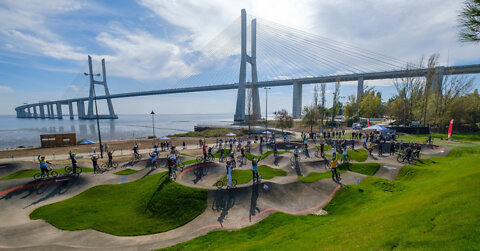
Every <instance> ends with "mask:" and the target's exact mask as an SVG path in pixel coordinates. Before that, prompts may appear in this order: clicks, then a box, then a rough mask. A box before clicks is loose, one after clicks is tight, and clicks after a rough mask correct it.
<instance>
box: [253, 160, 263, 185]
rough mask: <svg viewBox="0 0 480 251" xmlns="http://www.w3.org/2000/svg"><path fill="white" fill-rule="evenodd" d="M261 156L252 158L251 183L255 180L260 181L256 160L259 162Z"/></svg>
mask: <svg viewBox="0 0 480 251" xmlns="http://www.w3.org/2000/svg"><path fill="white" fill-rule="evenodd" d="M261 159H262V158H261V157H260V158H258V160H256V159H255V157H253V158H252V175H253V183H255V180H256V182H257V183H258V182H259V181H260V178H259V175H258V162H260V160H261Z"/></svg>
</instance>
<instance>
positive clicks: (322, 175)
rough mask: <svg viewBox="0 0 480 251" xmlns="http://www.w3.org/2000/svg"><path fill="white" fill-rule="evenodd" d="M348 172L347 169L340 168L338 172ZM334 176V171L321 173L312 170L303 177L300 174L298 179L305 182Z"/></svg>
mask: <svg viewBox="0 0 480 251" xmlns="http://www.w3.org/2000/svg"><path fill="white" fill-rule="evenodd" d="M344 172H346V171H345V170H338V173H340V174H342V173H344ZM331 177H332V172H330V171H327V172H325V173H319V172H311V173H310V174H308V176H305V177H302V176H298V179H299V180H300V181H302V182H305V183H312V182H315V181H318V180H321V179H326V178H331Z"/></svg>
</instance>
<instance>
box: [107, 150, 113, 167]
mask: <svg viewBox="0 0 480 251" xmlns="http://www.w3.org/2000/svg"><path fill="white" fill-rule="evenodd" d="M113 152H114V151H108V152H107V155H108V165H109V166H113Z"/></svg>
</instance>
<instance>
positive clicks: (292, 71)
mask: <svg viewBox="0 0 480 251" xmlns="http://www.w3.org/2000/svg"><path fill="white" fill-rule="evenodd" d="M248 19H251V20H250V24H249V25H247V20H248ZM239 26H240V29H238V27H239ZM248 31H250V32H248ZM248 37H249V38H250V39H248ZM248 40H250V47H249V48H247V44H248V43H247V42H248ZM239 41H240V43H238V42H239ZM238 45H240V46H238ZM197 54H198V55H192V57H195V56H197V57H196V60H194V61H193V63H192V65H195V66H196V69H195V70H191V71H188V73H186V75H185V76H181V77H178V78H179V80H178V81H177V85H176V86H177V87H176V88H170V89H161V90H151V91H138V92H128V93H117V94H110V92H109V89H108V85H107V79H106V69H105V60H102V70H101V72H102V74H98V75H100V76H102V80H101V81H98V80H95V76H97V74H95V73H94V72H93V69H92V60H91V57H90V56H89V57H88V62H89V73H87V74H86V75H87V76H88V80H89V96H87V97H74V98H65V99H61V100H55V101H42V102H38V103H33V104H25V105H22V106H18V107H16V108H15V110H16V112H17V117H18V118H43V119H44V118H50V119H62V106H63V105H66V106H68V109H69V114H70V119H73V118H74V110H75V108H76V111H77V114H78V118H79V119H95V118H96V116H95V114H94V103H93V102H94V99H95V98H96V99H98V100H106V101H107V105H108V111H109V114H107V115H99V117H100V118H104V119H116V118H118V116H117V115H116V114H115V112H114V108H113V104H112V101H111V100H112V99H115V98H128V97H138V96H148V95H164V94H176V93H190V92H203V91H218V90H229V89H237V104H236V110H235V116H234V120H235V121H244V120H245V115H246V114H245V106H246V100H247V95H246V92H247V89H248V90H250V91H251V93H250V94H251V95H248V98H251V101H252V111H250V113H252V114H255V115H256V116H260V114H261V112H260V98H259V92H258V89H259V88H262V87H276V86H287V85H291V86H293V117H294V118H300V116H301V111H302V86H303V85H305V84H317V83H330V82H336V81H357V83H358V84H357V96H358V97H359V96H360V95H361V94H362V93H363V83H364V81H365V80H377V79H398V78H409V77H429V78H431V79H430V80H427V81H431V83H432V88H433V90H438V89H439V88H440V87H441V86H442V82H443V77H444V76H445V75H458V74H474V73H480V65H460V66H450V67H443V66H438V67H435V68H433V69H428V68H425V67H422V66H421V65H413V64H408V63H407V62H404V61H401V60H398V59H395V58H392V57H389V56H386V55H382V54H379V53H376V52H373V51H369V50H365V49H362V48H358V47H356V46H352V45H349V44H345V43H341V42H338V41H334V40H331V39H328V38H325V37H321V36H318V35H313V34H309V33H307V32H303V31H300V30H297V29H293V28H290V27H287V26H283V25H280V24H276V23H273V22H270V21H267V20H263V19H259V18H251V17H247V14H246V12H245V10H242V13H241V16H240V18H238V19H237V20H235V21H234V22H233V23H232V24H231V25H229V26H228V27H227V28H226V29H225V30H224V31H223V32H222V33H220V34H219V35H218V36H217V37H215V38H214V39H213V40H212V41H211V42H210V43H209V44H208V45H207V46H206V47H205V48H204V49H203V50H202V51H201V52H198V53H197ZM248 65H250V67H247V66H248ZM206 66H209V67H206ZM238 66H240V67H238ZM95 85H102V86H104V89H105V93H104V94H101V95H96V94H97V93H95V91H96V89H95ZM85 102H88V103H87V109H85ZM54 108H55V109H54Z"/></svg>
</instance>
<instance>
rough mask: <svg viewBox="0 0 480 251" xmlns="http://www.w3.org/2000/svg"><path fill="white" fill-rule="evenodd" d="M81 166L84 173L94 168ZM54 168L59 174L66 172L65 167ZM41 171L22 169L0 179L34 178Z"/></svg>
mask: <svg viewBox="0 0 480 251" xmlns="http://www.w3.org/2000/svg"><path fill="white" fill-rule="evenodd" d="M80 168H82V172H83V173H90V172H93V168H88V167H80ZM53 170H55V171H56V172H57V173H58V174H62V173H65V168H56V169H53ZM40 172H41V171H40V168H38V169H27V170H20V171H16V172H14V173H12V174H9V175H8V176H5V177H3V178H1V179H0V180H11V179H20V178H32V179H33V175H35V174H37V173H40Z"/></svg>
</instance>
